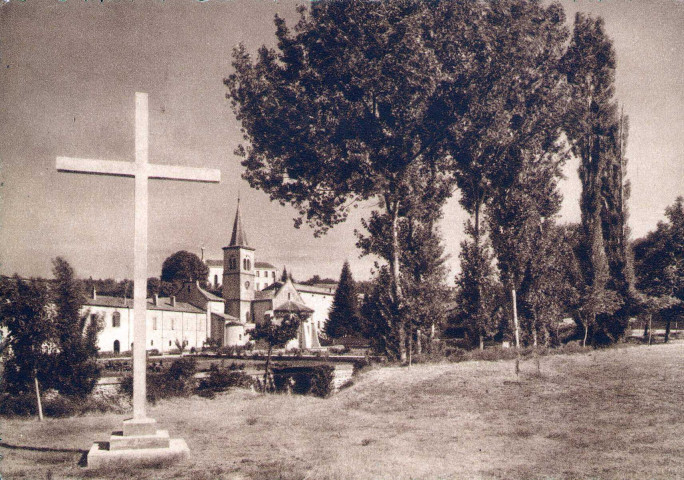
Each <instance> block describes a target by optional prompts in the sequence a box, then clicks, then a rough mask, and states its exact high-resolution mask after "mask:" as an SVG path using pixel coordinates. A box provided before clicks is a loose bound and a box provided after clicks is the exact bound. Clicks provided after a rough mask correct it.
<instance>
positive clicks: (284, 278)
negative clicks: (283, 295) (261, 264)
mask: <svg viewBox="0 0 684 480" xmlns="http://www.w3.org/2000/svg"><path fill="white" fill-rule="evenodd" d="M288 278H289V277H288V275H287V267H283V273H282V274H281V275H280V281H281V282H283V283H285V282H287V279H288Z"/></svg>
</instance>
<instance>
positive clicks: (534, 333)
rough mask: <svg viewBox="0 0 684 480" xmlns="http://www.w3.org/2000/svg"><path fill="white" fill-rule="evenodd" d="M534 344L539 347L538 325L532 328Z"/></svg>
mask: <svg viewBox="0 0 684 480" xmlns="http://www.w3.org/2000/svg"><path fill="white" fill-rule="evenodd" d="M532 345H533V346H534V348H537V327H533V328H532Z"/></svg>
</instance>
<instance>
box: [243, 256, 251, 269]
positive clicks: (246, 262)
mask: <svg viewBox="0 0 684 480" xmlns="http://www.w3.org/2000/svg"><path fill="white" fill-rule="evenodd" d="M242 268H243V269H244V270H250V269H251V268H252V263H251V262H250V261H249V258H245V259H244V260H243V261H242Z"/></svg>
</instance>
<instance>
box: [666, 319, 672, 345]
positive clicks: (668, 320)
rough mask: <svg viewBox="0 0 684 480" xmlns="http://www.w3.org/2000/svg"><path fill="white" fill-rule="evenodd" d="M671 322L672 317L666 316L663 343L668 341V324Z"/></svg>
mask: <svg viewBox="0 0 684 480" xmlns="http://www.w3.org/2000/svg"><path fill="white" fill-rule="evenodd" d="M671 322H672V317H670V315H667V323H666V324H665V343H667V342H668V341H669V340H670V323H671Z"/></svg>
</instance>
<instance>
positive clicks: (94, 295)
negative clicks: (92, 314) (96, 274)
mask: <svg viewBox="0 0 684 480" xmlns="http://www.w3.org/2000/svg"><path fill="white" fill-rule="evenodd" d="M93 300H97V290H95V287H93Z"/></svg>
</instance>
